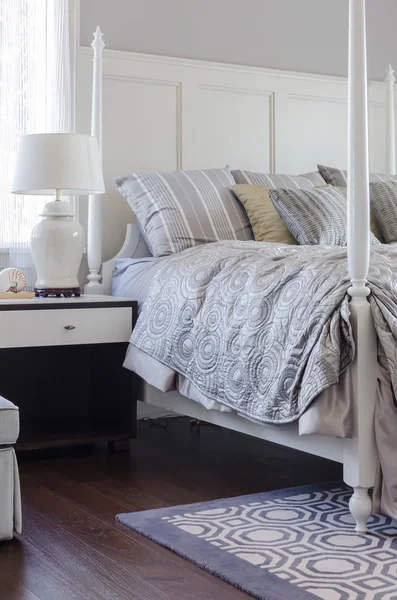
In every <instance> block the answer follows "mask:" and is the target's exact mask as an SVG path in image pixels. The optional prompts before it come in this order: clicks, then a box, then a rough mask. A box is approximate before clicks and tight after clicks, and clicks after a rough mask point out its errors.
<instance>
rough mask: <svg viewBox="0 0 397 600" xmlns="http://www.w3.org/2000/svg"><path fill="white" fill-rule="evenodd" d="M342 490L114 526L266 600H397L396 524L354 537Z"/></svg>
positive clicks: (157, 514) (155, 513) (238, 502)
mask: <svg viewBox="0 0 397 600" xmlns="http://www.w3.org/2000/svg"><path fill="white" fill-rule="evenodd" d="M350 496H351V490H349V489H348V488H347V487H346V486H344V485H338V484H331V485H329V486H326V485H325V486H324V485H311V486H304V487H299V488H289V489H285V490H278V491H275V492H266V493H263V494H253V495H250V496H241V497H238V498H227V499H222V500H214V501H212V502H204V503H200V504H190V505H185V506H177V507H172V508H165V509H156V510H149V511H145V512H139V513H128V514H123V515H118V516H117V520H118V521H120V522H121V523H123V524H124V525H126V526H127V527H130V528H131V529H134V530H135V531H137V532H139V533H141V534H142V535H144V536H146V537H147V538H150V539H152V540H154V541H155V542H157V543H159V544H161V545H162V546H165V547H167V548H170V549H171V550H173V551H174V552H176V553H177V554H179V555H181V556H183V557H184V558H186V559H188V560H190V561H192V562H194V563H196V564H197V565H199V566H200V567H202V568H203V569H205V570H206V571H208V572H210V573H213V574H214V575H217V576H218V577H221V578H222V579H224V580H225V581H228V582H229V583H231V584H233V585H234V586H236V587H238V588H240V589H242V590H244V591H245V592H247V593H249V594H251V595H252V596H254V597H255V598H259V599H261V600H315V599H318V598H321V599H323V600H392V599H393V600H397V523H396V522H394V521H392V520H391V519H390V518H389V517H384V516H381V515H374V516H372V517H371V520H370V522H369V534H367V535H359V534H357V533H356V532H355V531H354V526H353V520H352V518H351V515H350V513H349V509H348V501H349V498H350Z"/></svg>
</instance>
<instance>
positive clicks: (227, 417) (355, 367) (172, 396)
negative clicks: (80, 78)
mask: <svg viewBox="0 0 397 600" xmlns="http://www.w3.org/2000/svg"><path fill="white" fill-rule="evenodd" d="M349 4H350V13H349V97H348V98H349V99H348V172H349V174H350V176H349V181H348V195H347V198H348V199H347V203H348V265H349V274H350V280H351V286H350V288H349V290H348V293H349V296H350V312H351V322H352V325H353V330H354V337H355V344H356V348H357V352H356V355H355V359H354V362H353V364H352V365H351V367H350V369H351V377H352V381H353V389H354V397H353V404H354V430H353V435H352V437H351V438H350V439H349V438H347V439H340V438H336V437H331V436H328V437H321V436H318V435H307V436H303V437H300V436H299V432H298V429H297V427H296V426H295V424H291V426H280V427H275V426H268V425H259V424H258V423H254V422H251V421H248V420H246V419H243V418H242V417H240V416H238V415H235V414H230V413H223V412H217V411H215V410H208V409H205V408H203V406H202V405H200V404H198V403H196V402H192V401H190V400H188V399H187V398H186V397H184V396H182V395H181V394H180V393H178V392H176V391H175V392H168V393H163V392H160V391H159V390H157V389H156V388H154V387H152V386H150V385H148V384H146V383H145V385H144V386H143V396H142V398H141V399H142V400H143V401H144V402H146V403H148V404H153V405H155V406H159V407H162V408H164V409H166V410H172V411H175V412H179V413H182V414H186V415H189V416H192V417H195V418H198V419H202V420H205V421H209V422H212V423H216V424H218V425H221V426H224V427H227V428H230V429H234V430H237V431H241V432H244V433H247V434H250V435H254V436H257V437H260V438H263V439H266V440H270V441H274V442H276V443H280V444H284V445H286V446H290V447H292V448H297V449H300V450H304V451H307V452H310V453H313V454H316V455H319V456H323V457H328V458H330V459H333V460H337V461H339V462H341V463H343V465H344V480H345V482H346V483H347V484H348V485H350V486H351V487H352V488H353V489H354V493H353V496H352V498H351V502H350V510H351V513H352V515H353V517H354V519H355V522H356V531H358V532H365V531H366V528H367V521H368V519H369V517H370V514H371V510H372V504H371V500H370V498H369V495H368V491H369V488H371V487H372V486H373V485H374V481H375V472H376V468H377V462H378V457H377V448H376V443H375V432H374V418H375V417H374V414H375V404H376V398H377V389H376V386H377V338H376V334H375V329H374V325H373V318H372V315H371V310H370V305H369V303H368V295H369V294H370V289H369V288H368V287H367V275H368V269H369V231H370V210H369V159H368V101H367V68H366V25H365V0H350V2H349ZM92 46H93V48H94V84H93V110H92V125H91V133H92V134H93V135H97V137H98V140H99V143H100V146H101V144H102V108H101V106H102V70H101V64H102V50H103V47H104V44H103V42H102V33H101V32H100V30H99V28H98V29H97V32H96V33H95V40H94V42H93V44H92ZM386 81H387V140H386V157H387V169H388V172H389V173H390V174H394V173H395V169H396V167H395V161H396V156H395V132H394V81H395V80H394V76H393V70H392V69H391V67H390V68H389V70H388V74H387V77H386ZM100 202H101V201H100V199H99V198H96V197H95V198H90V204H89V221H88V246H87V255H88V265H89V269H90V275H89V277H88V279H89V283H88V284H87V286H86V287H85V293H86V294H87V293H95V294H98V293H111V279H112V271H113V264H114V259H113V260H111V261H108V262H105V263H103V264H102V281H101V275H100V274H99V270H100V266H101V247H102V210H101V204H100ZM133 256H134V257H140V256H147V247H146V245H145V243H144V241H143V238H142V236H141V235H140V233H139V231H138V229H137V227H136V226H134V225H128V227H127V236H126V240H125V243H124V245H123V247H122V249H121V250H120V252H119V253H118V255H117V257H115V258H124V257H133Z"/></svg>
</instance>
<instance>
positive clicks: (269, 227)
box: [232, 183, 296, 246]
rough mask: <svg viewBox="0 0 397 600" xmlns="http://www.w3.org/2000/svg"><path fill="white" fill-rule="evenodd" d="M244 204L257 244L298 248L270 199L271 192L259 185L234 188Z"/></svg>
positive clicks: (242, 185) (243, 185)
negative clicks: (275, 243)
mask: <svg viewBox="0 0 397 600" xmlns="http://www.w3.org/2000/svg"><path fill="white" fill-rule="evenodd" d="M232 190H233V192H234V193H235V194H236V196H237V198H238V199H239V200H240V202H241V203H242V204H243V206H244V208H245V210H246V212H247V215H248V219H249V220H250V222H251V226H252V231H253V233H254V238H255V240H256V241H257V242H279V243H282V244H290V245H295V246H296V240H295V238H293V237H292V235H291V234H290V232H289V231H288V229H287V228H286V226H285V225H284V223H283V221H282V220H281V218H280V217H279V215H278V212H277V211H276V209H275V208H274V206H273V203H272V201H271V200H270V198H269V190H268V188H266V187H262V186H258V185H249V184H246V183H240V184H238V185H235V186H233V187H232Z"/></svg>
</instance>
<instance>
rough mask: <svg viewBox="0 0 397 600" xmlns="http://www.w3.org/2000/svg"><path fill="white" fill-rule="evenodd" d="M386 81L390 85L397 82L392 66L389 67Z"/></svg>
mask: <svg viewBox="0 0 397 600" xmlns="http://www.w3.org/2000/svg"><path fill="white" fill-rule="evenodd" d="M385 81H387V82H388V83H395V81H396V78H395V77H394V69H393V67H392V66H391V65H389V68H388V69H387V71H386V78H385Z"/></svg>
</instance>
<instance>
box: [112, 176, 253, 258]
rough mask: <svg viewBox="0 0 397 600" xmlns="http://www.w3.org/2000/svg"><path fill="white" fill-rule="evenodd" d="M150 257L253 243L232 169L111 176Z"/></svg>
mask: <svg viewBox="0 0 397 600" xmlns="http://www.w3.org/2000/svg"><path fill="white" fill-rule="evenodd" d="M114 181H115V183H116V185H117V188H118V190H119V192H120V193H121V194H122V195H123V196H124V198H125V199H126V200H127V201H128V203H129V205H130V206H131V208H132V210H133V212H134V213H135V216H136V218H137V220H138V222H139V226H140V229H141V231H142V233H143V235H144V237H145V241H146V243H147V245H148V246H149V249H150V251H151V252H152V254H153V256H164V255H166V254H174V253H175V252H181V251H182V250H185V249H186V248H190V247H192V246H196V245H197V244H206V243H208V242H216V241H219V240H252V239H254V238H253V234H252V230H251V226H250V223H249V221H248V218H247V215H246V213H245V211H244V208H243V207H242V206H241V204H240V202H239V201H238V200H237V198H236V196H235V195H234V194H233V192H232V191H231V189H230V188H231V187H232V186H233V185H234V184H235V181H234V179H233V177H232V174H231V172H230V169H228V168H225V169H211V170H207V171H172V172H168V173H131V174H130V175H126V176H124V177H115V178H114Z"/></svg>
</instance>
